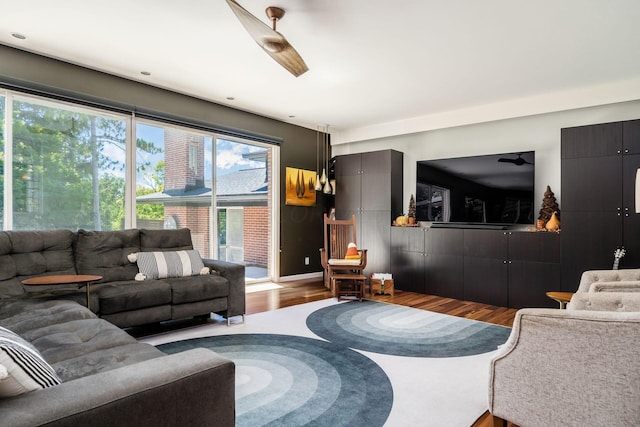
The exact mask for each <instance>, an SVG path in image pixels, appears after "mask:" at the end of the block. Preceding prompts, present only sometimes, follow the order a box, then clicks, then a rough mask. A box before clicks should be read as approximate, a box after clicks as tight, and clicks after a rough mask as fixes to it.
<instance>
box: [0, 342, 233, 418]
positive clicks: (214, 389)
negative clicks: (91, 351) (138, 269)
mask: <svg viewBox="0 0 640 427" xmlns="http://www.w3.org/2000/svg"><path fill="white" fill-rule="evenodd" d="M0 413H2V424H3V425H16V426H17V425H20V426H38V425H43V424H46V425H51V426H78V425H91V426H141V425H156V426H182V425H192V426H197V425H201V426H204V425H216V426H233V425H234V423H235V365H234V364H233V362H231V361H230V360H229V359H226V358H224V357H222V356H220V355H218V354H216V353H214V352H212V351H210V350H207V349H204V348H197V349H192V350H188V351H184V352H181V353H177V354H172V355H167V356H163V357H158V358H155V359H150V360H147V361H145V362H141V363H136V364H133V365H129V366H125V367H122V368H118V369H114V370H111V371H106V372H102V373H99V374H95V375H89V376H87V377H83V378H79V379H76V380H73V381H69V382H65V383H62V384H60V385H58V386H55V387H50V388H47V389H44V390H39V391H36V392H32V393H28V394H26V395H22V396H18V397H15V398H10V399H3V400H0Z"/></svg>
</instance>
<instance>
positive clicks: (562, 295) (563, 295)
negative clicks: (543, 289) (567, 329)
mask: <svg viewBox="0 0 640 427" xmlns="http://www.w3.org/2000/svg"><path fill="white" fill-rule="evenodd" d="M547 296H548V297H549V298H551V299H552V300H554V301H557V302H558V303H559V304H560V308H565V307H566V306H567V303H568V302H569V301H571V297H572V296H573V292H547Z"/></svg>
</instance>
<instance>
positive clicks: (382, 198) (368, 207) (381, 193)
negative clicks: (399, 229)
mask: <svg viewBox="0 0 640 427" xmlns="http://www.w3.org/2000/svg"><path fill="white" fill-rule="evenodd" d="M360 177H361V183H362V187H361V188H362V193H361V195H360V203H361V207H362V210H365V211H390V210H391V175H390V174H388V173H363V174H362V175H361V176H360ZM388 225H391V223H389V224H388Z"/></svg>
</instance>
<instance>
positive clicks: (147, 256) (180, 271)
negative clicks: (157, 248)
mask: <svg viewBox="0 0 640 427" xmlns="http://www.w3.org/2000/svg"><path fill="white" fill-rule="evenodd" d="M137 255H138V256H137V262H138V270H140V273H141V274H142V275H143V276H144V278H145V279H165V278H167V277H184V276H197V275H204V274H209V269H208V268H206V267H205V266H204V263H203V262H202V258H201V257H200V253H199V252H198V251H197V250H195V249H191V250H187V251H175V252H171V251H167V252H138V253H137ZM136 280H138V279H137V278H136Z"/></svg>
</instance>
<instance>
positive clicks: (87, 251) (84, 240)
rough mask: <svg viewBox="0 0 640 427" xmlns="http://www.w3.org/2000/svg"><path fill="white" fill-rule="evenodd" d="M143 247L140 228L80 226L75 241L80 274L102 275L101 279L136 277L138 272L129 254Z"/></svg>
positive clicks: (115, 279)
mask: <svg viewBox="0 0 640 427" xmlns="http://www.w3.org/2000/svg"><path fill="white" fill-rule="evenodd" d="M139 251H140V233H139V231H138V230H119V231H87V230H79V231H78V235H77V239H76V245H75V254H76V269H77V270H78V274H95V275H98V276H102V280H101V282H114V281H118V280H134V278H135V276H136V274H137V273H138V268H137V266H136V265H135V264H131V263H130V262H129V260H128V259H127V255H129V254H130V253H135V252H139Z"/></svg>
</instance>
